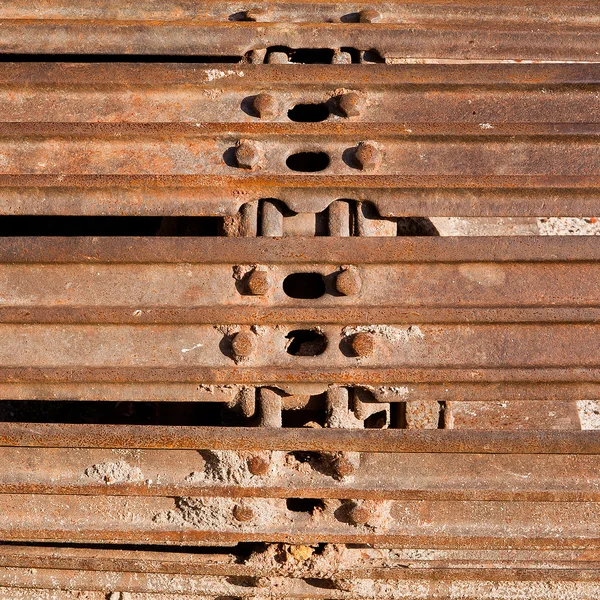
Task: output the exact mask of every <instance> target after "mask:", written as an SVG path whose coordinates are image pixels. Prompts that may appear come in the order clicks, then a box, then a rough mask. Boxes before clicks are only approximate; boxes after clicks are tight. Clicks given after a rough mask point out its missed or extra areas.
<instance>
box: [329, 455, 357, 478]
mask: <svg viewBox="0 0 600 600" xmlns="http://www.w3.org/2000/svg"><path fill="white" fill-rule="evenodd" d="M331 466H332V467H333V470H334V471H335V474H336V476H337V477H338V478H340V479H341V478H343V477H350V476H351V475H354V473H356V465H355V464H354V463H353V462H352V460H350V457H349V456H348V455H347V454H346V453H344V452H340V453H339V454H338V455H337V456H335V457H334V459H333V461H332V463H331Z"/></svg>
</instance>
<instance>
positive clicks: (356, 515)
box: [348, 504, 371, 525]
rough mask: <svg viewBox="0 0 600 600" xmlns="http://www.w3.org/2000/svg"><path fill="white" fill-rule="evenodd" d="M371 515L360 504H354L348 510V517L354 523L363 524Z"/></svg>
mask: <svg viewBox="0 0 600 600" xmlns="http://www.w3.org/2000/svg"><path fill="white" fill-rule="evenodd" d="M370 517H371V511H370V510H369V509H368V508H367V507H365V506H364V505H362V504H355V505H354V506H353V507H352V508H351V509H350V510H349V511H348V518H349V519H350V521H351V522H352V523H354V524H355V525H364V524H365V523H367V522H368V521H369V519H370Z"/></svg>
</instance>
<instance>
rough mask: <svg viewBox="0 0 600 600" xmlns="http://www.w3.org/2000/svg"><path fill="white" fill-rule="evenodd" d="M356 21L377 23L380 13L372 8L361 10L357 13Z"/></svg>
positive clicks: (379, 19)
mask: <svg viewBox="0 0 600 600" xmlns="http://www.w3.org/2000/svg"><path fill="white" fill-rule="evenodd" d="M358 21H359V22H360V23H378V22H379V21H381V13H379V12H377V11H376V10H372V9H365V10H361V11H360V12H359V13H358Z"/></svg>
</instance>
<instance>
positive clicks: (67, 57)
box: [0, 53, 244, 64]
mask: <svg viewBox="0 0 600 600" xmlns="http://www.w3.org/2000/svg"><path fill="white" fill-rule="evenodd" d="M243 61H244V57H243V56H237V55H236V56H232V55H225V56H216V55H214V56H213V55H210V56H209V55H201V54H199V55H197V56H194V55H188V54H186V55H178V54H75V53H74V54H0V62H36V63H38V62H51V63H59V62H60V63H62V62H64V63H209V64H213V63H228V64H232V63H233V64H235V63H242V62H243Z"/></svg>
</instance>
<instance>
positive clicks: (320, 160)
mask: <svg viewBox="0 0 600 600" xmlns="http://www.w3.org/2000/svg"><path fill="white" fill-rule="evenodd" d="M285 164H286V165H287V166H288V169H291V170H292V171H299V172H301V173H315V172H317V171H323V170H325V169H326V168H327V167H328V166H329V155H328V154H327V153H326V152H298V153H296V154H292V155H291V156H288V159H287V160H286V161H285Z"/></svg>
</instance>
